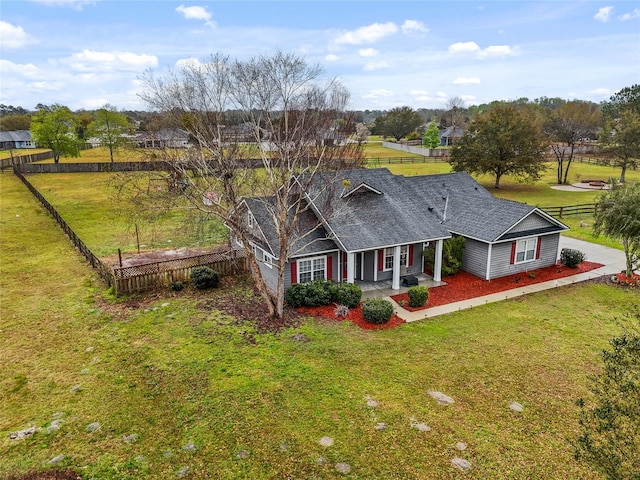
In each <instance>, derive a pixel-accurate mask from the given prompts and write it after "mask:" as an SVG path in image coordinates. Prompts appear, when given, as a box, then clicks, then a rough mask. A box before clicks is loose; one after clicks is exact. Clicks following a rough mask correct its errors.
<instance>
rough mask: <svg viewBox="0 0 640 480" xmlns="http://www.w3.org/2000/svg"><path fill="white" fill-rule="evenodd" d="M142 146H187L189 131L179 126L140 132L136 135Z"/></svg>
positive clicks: (139, 144)
mask: <svg viewBox="0 0 640 480" xmlns="http://www.w3.org/2000/svg"><path fill="white" fill-rule="evenodd" d="M135 141H136V143H137V144H138V146H139V147H142V148H188V147H190V146H191V143H190V142H189V132H187V131H186V130H182V129H180V128H163V129H161V130H157V131H154V132H142V133H140V134H138V135H137V136H136V139H135Z"/></svg>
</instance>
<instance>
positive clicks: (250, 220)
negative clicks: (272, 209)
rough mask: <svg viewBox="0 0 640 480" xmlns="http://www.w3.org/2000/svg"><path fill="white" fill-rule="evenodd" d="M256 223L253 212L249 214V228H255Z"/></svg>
mask: <svg viewBox="0 0 640 480" xmlns="http://www.w3.org/2000/svg"><path fill="white" fill-rule="evenodd" d="M255 223H256V219H255V218H253V214H252V213H251V212H247V225H248V226H249V228H253V226H254V224H255Z"/></svg>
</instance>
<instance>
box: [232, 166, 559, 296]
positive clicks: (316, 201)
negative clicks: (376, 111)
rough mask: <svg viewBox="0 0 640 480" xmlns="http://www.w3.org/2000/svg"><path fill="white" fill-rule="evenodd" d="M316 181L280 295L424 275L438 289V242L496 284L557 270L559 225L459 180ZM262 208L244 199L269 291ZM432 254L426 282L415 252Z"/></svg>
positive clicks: (353, 175) (271, 237) (273, 238)
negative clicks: (316, 284)
mask: <svg viewBox="0 0 640 480" xmlns="http://www.w3.org/2000/svg"><path fill="white" fill-rule="evenodd" d="M334 175H335V174H331V173H320V174H317V175H316V176H315V177H314V180H313V182H312V184H311V187H310V188H309V189H308V190H307V191H306V192H304V194H303V198H304V200H302V201H304V202H308V203H307V204H308V206H309V207H310V208H308V209H306V210H304V212H303V214H302V215H300V218H299V221H298V224H297V225H296V229H295V233H294V235H293V236H292V239H291V242H292V243H291V249H290V251H291V252H292V253H291V255H290V257H289V258H288V259H287V267H286V271H285V288H287V287H288V286H289V285H291V284H292V283H297V282H308V281H312V280H315V279H331V280H335V281H336V282H350V283H353V282H356V283H357V282H359V281H365V282H385V283H387V284H389V282H390V284H391V288H393V289H399V288H400V281H401V277H402V276H405V275H416V274H421V273H428V274H430V275H431V276H432V277H433V279H434V280H436V281H440V280H441V279H442V275H441V267H442V250H443V242H444V240H446V239H447V238H451V237H452V236H458V235H459V236H463V237H465V239H466V243H465V250H464V257H463V262H462V267H461V268H462V270H464V271H467V272H469V273H472V274H474V275H476V276H478V277H480V278H483V279H486V280H491V279H493V278H497V277H501V276H505V275H510V274H514V273H520V272H526V271H528V270H534V269H537V268H542V267H546V266H550V265H554V264H555V263H556V261H557V259H558V255H559V239H560V234H561V232H563V231H565V230H567V229H568V227H567V226H566V225H564V224H563V223H562V222H560V221H558V220H557V219H555V218H554V217H552V216H550V215H548V214H547V213H545V212H544V211H543V210H541V209H540V208H537V207H534V206H531V205H526V204H523V203H519V202H513V201H508V200H502V199H498V198H495V197H494V196H493V195H492V194H491V193H490V192H489V191H488V190H486V189H485V188H484V187H482V186H481V185H480V184H479V183H478V182H476V181H475V180H474V179H473V178H472V177H471V176H470V175H469V174H467V173H465V172H458V173H448V174H440V175H422V176H414V177H405V176H402V175H394V174H392V173H391V172H390V171H389V170H387V169H385V168H380V169H356V170H347V171H342V172H340V177H339V178H336V177H335V176H334ZM270 201H272V199H267V198H257V197H254V198H246V199H245V200H244V201H243V208H244V209H245V210H244V213H245V218H246V222H247V226H248V231H249V234H250V237H251V245H252V248H253V251H254V252H255V253H256V257H257V259H258V262H259V265H260V268H261V271H262V273H263V275H264V278H265V280H266V282H267V285H268V286H269V287H270V288H273V289H274V290H275V288H276V283H274V282H276V279H277V277H276V273H275V272H274V270H275V268H276V267H275V266H274V264H273V263H274V259H276V258H277V256H278V253H279V247H280V245H279V243H278V235H277V231H276V228H275V224H274V221H273V215H271V213H270V209H269V202H270ZM426 248H434V249H435V265H434V269H433V271H432V272H426V270H425V263H424V260H423V255H422V252H423V251H424V250H425V249H426Z"/></svg>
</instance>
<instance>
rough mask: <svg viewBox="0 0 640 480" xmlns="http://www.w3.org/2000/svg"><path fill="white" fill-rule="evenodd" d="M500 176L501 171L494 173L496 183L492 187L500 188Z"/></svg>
mask: <svg viewBox="0 0 640 480" xmlns="http://www.w3.org/2000/svg"><path fill="white" fill-rule="evenodd" d="M501 177H502V174H501V173H496V183H495V184H494V185H493V188H496V189H499V188H500V178H501Z"/></svg>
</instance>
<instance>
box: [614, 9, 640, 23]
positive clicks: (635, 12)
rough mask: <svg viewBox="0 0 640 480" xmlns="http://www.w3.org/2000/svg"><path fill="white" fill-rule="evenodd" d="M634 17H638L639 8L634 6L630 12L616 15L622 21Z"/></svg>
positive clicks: (639, 14)
mask: <svg viewBox="0 0 640 480" xmlns="http://www.w3.org/2000/svg"><path fill="white" fill-rule="evenodd" d="M634 18H640V8H634V9H633V10H632V11H631V12H627V13H623V14H622V15H620V16H619V17H618V20H622V21H623V22H624V21H626V20H632V19H634Z"/></svg>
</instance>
